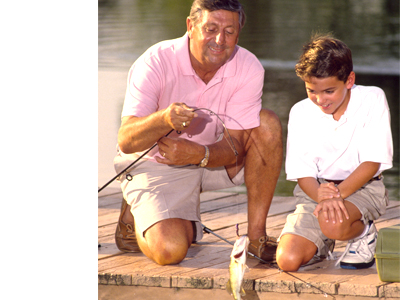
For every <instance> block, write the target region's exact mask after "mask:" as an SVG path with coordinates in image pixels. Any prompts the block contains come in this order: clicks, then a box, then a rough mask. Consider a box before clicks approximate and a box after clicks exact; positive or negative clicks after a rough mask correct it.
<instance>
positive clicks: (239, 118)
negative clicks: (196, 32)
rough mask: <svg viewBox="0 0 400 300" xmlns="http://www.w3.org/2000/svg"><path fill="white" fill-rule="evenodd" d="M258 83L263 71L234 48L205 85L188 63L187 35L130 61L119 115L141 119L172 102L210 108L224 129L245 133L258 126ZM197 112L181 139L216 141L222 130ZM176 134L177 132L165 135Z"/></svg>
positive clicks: (253, 59) (212, 119) (247, 54)
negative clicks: (228, 57) (230, 55)
mask: <svg viewBox="0 0 400 300" xmlns="http://www.w3.org/2000/svg"><path fill="white" fill-rule="evenodd" d="M263 83H264V68H263V67H262V65H261V63H260V62H259V60H258V59H257V58H256V57H255V55H254V54H252V53H251V52H249V51H248V50H246V49H244V48H242V47H239V46H236V48H235V51H234V53H233V54H232V57H231V58H230V59H229V61H227V62H226V63H225V64H224V65H223V66H222V67H221V68H220V69H219V70H218V71H217V73H216V74H215V75H214V77H213V78H212V79H211V81H210V82H209V83H208V84H205V83H204V82H203V81H202V80H201V79H200V78H199V77H198V76H197V74H196V73H195V71H194V70H193V68H192V65H191V63H190V58H189V38H188V36H187V33H186V34H185V35H184V36H183V37H181V38H178V39H174V40H167V41H163V42H160V43H158V44H156V45H154V46H152V47H150V48H149V49H148V50H147V51H146V52H145V53H144V54H143V55H142V56H140V57H139V58H138V59H137V60H136V61H135V63H134V64H133V65H132V67H131V69H130V71H129V74H128V86H127V91H126V95H125V102H124V106H123V110H122V117H124V116H130V115H134V116H137V117H144V116H147V115H150V114H152V113H154V112H156V111H158V110H161V109H164V108H167V107H168V106H169V105H170V104H171V103H173V102H183V103H185V104H186V105H188V106H189V107H192V108H208V109H210V110H212V111H213V112H215V113H217V114H218V115H219V117H220V118H221V119H222V120H223V122H224V123H225V125H226V127H227V128H228V129H235V130H240V129H250V128H254V127H257V126H259V125H260V117H259V112H260V110H261V96H262V89H263ZM197 113H198V115H199V117H197V118H195V119H193V120H192V122H191V124H190V126H189V127H188V128H187V129H186V130H184V131H182V133H181V134H180V137H181V138H185V139H189V140H192V141H194V142H197V143H199V144H213V143H215V142H216V141H217V139H218V137H219V136H220V134H221V133H222V132H223V126H222V125H221V122H220V121H219V120H218V119H217V117H216V116H214V115H212V114H210V113H209V112H208V111H204V110H200V111H197ZM176 136H178V134H177V133H176V132H173V133H171V134H170V137H176ZM157 151H158V148H157V147H156V148H155V149H153V150H152V151H151V152H150V153H149V154H148V158H150V159H151V158H152V157H153V156H154V155H155V154H156V155H158V152H157ZM151 160H153V159H151Z"/></svg>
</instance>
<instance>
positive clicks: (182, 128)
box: [115, 0, 282, 265]
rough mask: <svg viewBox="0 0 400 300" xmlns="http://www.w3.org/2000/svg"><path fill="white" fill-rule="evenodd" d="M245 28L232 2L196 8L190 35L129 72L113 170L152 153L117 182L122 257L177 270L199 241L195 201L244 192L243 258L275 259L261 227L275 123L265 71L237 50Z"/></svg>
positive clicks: (272, 168)
mask: <svg viewBox="0 0 400 300" xmlns="http://www.w3.org/2000/svg"><path fill="white" fill-rule="evenodd" d="M244 22H245V14H244V11H243V8H242V6H241V4H240V3H239V2H238V1H236V0H223V1H221V0H219V1H216V0H195V1H194V2H193V4H192V8H191V11H190V16H189V17H188V18H187V21H186V24H187V33H186V34H185V35H184V36H183V37H181V38H178V39H175V40H168V41H163V42H161V43H158V44H156V45H154V46H152V47H150V48H149V49H148V50H147V51H146V52H145V53H144V54H143V55H142V56H141V57H140V58H139V59H138V60H137V61H136V62H135V63H134V64H133V66H132V67H131V69H130V72H129V75H128V87H127V92H126V97H125V102H124V107H123V111H122V123H121V128H120V130H119V133H118V145H119V153H118V155H117V157H116V160H115V167H116V170H117V171H119V170H122V169H123V168H124V167H126V166H127V165H128V164H129V162H131V161H132V160H133V159H135V158H137V157H138V156H139V155H140V154H141V152H143V151H145V150H147V149H148V148H150V147H151V146H152V145H153V144H154V143H157V146H158V147H155V148H154V149H153V150H152V151H150V152H149V153H148V154H147V155H146V156H145V157H144V158H143V159H142V160H140V161H139V162H138V163H137V164H135V166H134V168H133V169H132V170H130V171H129V174H130V175H131V176H132V178H133V180H128V179H130V176H129V178H128V179H127V177H122V178H121V187H122V191H123V195H124V199H125V200H124V201H123V203H122V207H121V215H120V219H119V222H118V226H117V230H116V235H115V237H116V243H117V246H118V248H119V249H120V250H122V251H127V252H136V251H142V252H143V253H144V254H145V255H146V256H147V257H149V258H150V259H152V260H153V261H155V262H156V263H158V264H161V265H165V264H176V263H179V262H181V261H182V260H183V259H184V258H185V256H186V254H187V251H188V248H189V247H190V245H191V243H192V242H195V241H198V240H200V239H201V238H202V228H201V224H200V210H199V207H200V204H199V196H200V193H201V192H204V191H209V190H216V189H222V188H227V187H233V186H235V185H240V184H243V183H245V184H246V186H247V191H248V236H249V238H250V241H251V244H250V246H249V251H250V252H252V253H253V254H255V255H257V256H259V257H261V258H263V259H265V260H270V261H271V260H274V258H275V252H276V247H277V243H276V239H275V238H273V237H268V236H267V234H266V219H267V214H268V210H269V207H270V204H271V201H272V197H273V193H274V190H275V186H276V183H277V180H278V177H279V173H280V169H281V164H282V133H281V124H280V121H279V119H278V117H277V116H276V114H275V113H273V112H272V111H269V110H266V109H262V108H261V95H262V88H263V82H264V69H263V67H262V66H261V64H260V62H259V61H258V59H257V58H256V57H255V56H254V55H253V54H252V53H250V52H249V51H247V50H246V49H244V48H241V47H239V46H237V43H238V40H239V33H240V31H241V29H242V27H243V25H244ZM210 112H212V113H210ZM225 127H226V128H227V129H226V130H225V129H224V128H225ZM171 130H175V131H173V132H172V133H171V134H169V133H170V132H171ZM166 135H167V136H166Z"/></svg>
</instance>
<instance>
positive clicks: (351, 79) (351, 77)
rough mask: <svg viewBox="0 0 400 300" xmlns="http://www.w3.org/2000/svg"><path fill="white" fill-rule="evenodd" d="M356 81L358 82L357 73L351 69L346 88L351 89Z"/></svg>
mask: <svg viewBox="0 0 400 300" xmlns="http://www.w3.org/2000/svg"><path fill="white" fill-rule="evenodd" d="M355 82H356V73H354V72H353V71H351V73H350V74H349V77H348V78H347V82H346V88H347V89H351V88H352V86H353V85H354V83H355Z"/></svg>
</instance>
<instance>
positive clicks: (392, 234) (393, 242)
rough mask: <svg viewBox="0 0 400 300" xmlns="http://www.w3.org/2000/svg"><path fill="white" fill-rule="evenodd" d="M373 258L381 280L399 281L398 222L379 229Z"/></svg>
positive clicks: (399, 233)
mask: <svg viewBox="0 0 400 300" xmlns="http://www.w3.org/2000/svg"><path fill="white" fill-rule="evenodd" d="M375 259H376V268H377V270H378V275H379V279H380V280H381V281H386V282H400V224H397V225H394V226H390V227H386V228H381V229H380V230H379V232H378V242H377V244H376V251H375Z"/></svg>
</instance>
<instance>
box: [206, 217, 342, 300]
mask: <svg viewBox="0 0 400 300" xmlns="http://www.w3.org/2000/svg"><path fill="white" fill-rule="evenodd" d="M201 226H202V227H203V230H204V232H206V233H211V234H212V235H215V236H216V237H218V238H220V239H221V240H223V241H225V242H227V243H228V244H230V245H232V246H233V245H234V243H232V242H230V241H228V240H227V239H225V238H223V237H222V236H220V235H218V234H216V233H215V232H213V231H212V230H211V229H210V228H207V227H206V226H204V225H203V224H201ZM236 233H237V234H238V233H239V227H238V224H237V225H236ZM247 254H248V255H250V256H252V257H254V258H256V259H258V260H259V261H261V262H262V263H264V264H267V265H268V266H269V267H271V268H275V269H278V271H279V272H283V273H285V274H287V275H290V276H292V277H293V278H294V279H297V280H299V281H301V282H303V283H305V285H306V287H308V288H310V287H311V288H314V289H316V290H318V291H319V292H321V293H322V294H323V296H324V297H325V298H327V297H328V296H331V297H332V299H334V300H335V299H336V298H335V296H334V295H331V294H328V293H327V292H325V291H323V290H322V289H320V288H319V287H317V286H314V285H312V284H311V283H309V282H307V281H305V280H303V279H301V278H299V277H297V276H295V275H293V274H291V273H289V272H287V271H283V270H282V269H280V268H279V267H277V266H274V265H273V264H271V263H270V262H267V261H265V260H263V259H262V258H261V257H258V256H257V255H254V254H253V253H250V252H248V253H247Z"/></svg>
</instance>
